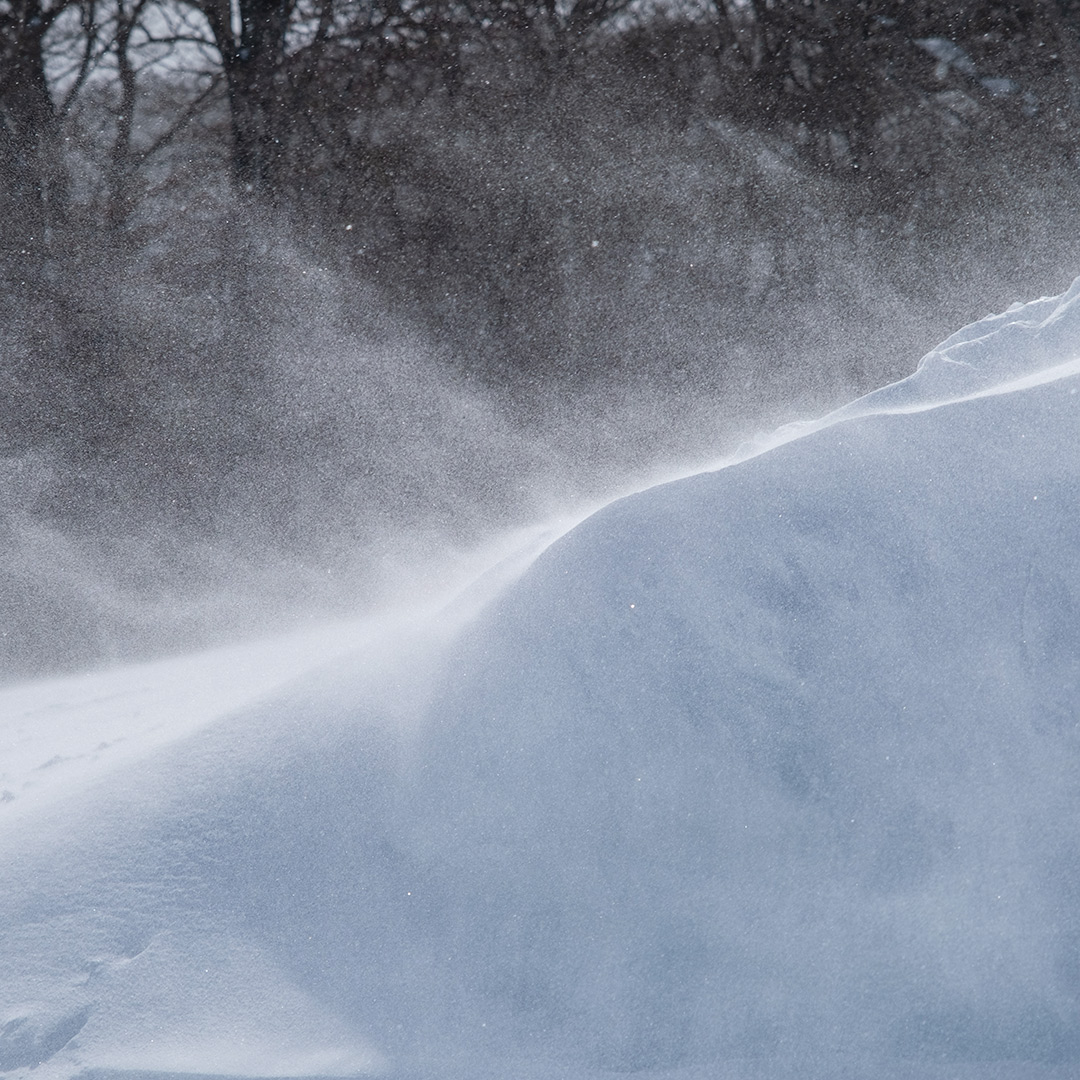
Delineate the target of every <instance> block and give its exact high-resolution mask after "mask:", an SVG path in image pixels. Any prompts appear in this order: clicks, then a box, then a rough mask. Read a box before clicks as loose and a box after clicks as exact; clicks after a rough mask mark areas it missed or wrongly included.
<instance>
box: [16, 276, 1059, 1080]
mask: <svg viewBox="0 0 1080 1080" xmlns="http://www.w3.org/2000/svg"><path fill="white" fill-rule="evenodd" d="M1078 356H1080V286H1078V285H1074V286H1073V288H1072V289H1071V290H1070V291H1069V292H1068V293H1066V294H1065V295H1064V296H1062V297H1058V298H1054V299H1044V300H1039V301H1036V302H1035V303H1033V304H1028V305H1026V306H1022V307H1021V306H1017V307H1014V308H1013V309H1011V310H1010V311H1009V312H1007V313H1005V314H1004V315H999V316H995V317H993V318H989V319H986V320H983V321H982V322H980V323H976V324H974V325H973V326H971V327H968V328H966V329H965V330H962V331H961V332H960V333H958V334H956V335H954V336H953V337H952V338H950V339H949V340H948V341H946V342H945V343H943V345H941V346H940V347H939V348H938V349H936V350H935V351H934V352H933V353H931V354H930V355H929V356H928V357H927V358H925V359H924V361H923V363H922V364H921V366H920V368H919V371H918V372H917V373H916V374H915V375H913V376H912V377H911V378H910V379H907V380H905V381H903V382H901V383H898V384H896V385H895V386H892V387H888V388H886V389H884V390H882V391H879V392H877V393H876V394H872V395H870V396H869V397H867V398H864V399H862V400H861V401H858V402H855V403H853V404H852V405H850V406H848V407H847V408H846V409H843V410H840V411H839V412H837V413H834V414H832V415H831V416H830V417H826V418H825V419H824V420H822V421H818V422H815V423H813V424H804V425H795V426H792V427H789V428H787V429H783V430H782V431H780V432H777V433H774V434H773V435H772V436H770V437H768V438H766V439H763V440H760V441H759V442H758V443H756V444H754V445H753V446H749V447H746V448H744V449H743V450H742V451H741V452H740V453H739V454H738V455H736V457H735V459H733V460H729V461H726V462H721V463H720V465H721V466H733V467H719V468H717V469H716V470H715V471H709V472H705V473H701V474H699V475H695V476H692V477H689V478H685V479H682V480H679V481H676V482H673V483H669V484H665V485H661V486H658V487H654V488H651V489H649V490H648V491H645V492H642V493H639V494H637V495H635V496H632V497H629V498H625V499H622V500H619V501H617V502H615V503H612V504H610V505H609V506H607V507H606V508H604V509H602V510H601V511H599V512H597V513H595V514H593V515H592V516H591V517H589V518H588V519H587V520H586V521H584V522H583V523H581V524H579V525H578V526H577V527H576V528H573V529H572V530H570V531H569V532H568V533H566V535H564V536H562V538H561V539H558V540H557V541H555V542H554V543H551V544H550V546H548V547H547V548H546V550H544V551H543V553H542V554H541V555H540V557H539V558H538V559H536V561H535V562H534V563H533V564H532V565H531V567H530V568H529V569H528V570H527V571H526V572H525V573H524V574H523V575H517V569H516V567H515V564H514V562H513V560H511V561H510V562H508V563H506V564H504V566H503V567H502V569H500V570H499V571H497V572H495V574H494V575H493V576H492V577H489V578H488V579H487V582H486V583H483V582H482V583H481V584H480V585H479V586H478V590H479V591H478V592H474V593H472V594H470V595H469V596H468V597H466V598H465V599H461V600H459V601H458V602H457V604H456V605H452V606H451V608H450V609H449V612H448V613H444V614H443V615H434V614H431V613H430V612H429V613H427V614H424V613H422V612H421V613H419V614H418V613H415V612H414V613H413V614H412V615H410V616H409V617H408V618H405V617H399V618H397V620H396V621H394V622H393V623H391V622H386V623H383V624H378V625H368V626H365V627H351V628H337V629H335V630H333V631H332V632H331V631H327V632H324V633H321V634H311V635H308V636H306V637H298V638H294V639H290V640H280V641H278V642H271V643H267V644H264V645H258V646H245V647H243V648H239V649H234V650H232V651H223V652H219V653H214V654H207V655H204V656H198V657H189V658H181V659H177V660H175V661H169V662H168V663H165V664H159V665H148V666H143V667H139V668H132V669H128V670H122V671H113V672H104V673H99V674H96V675H92V676H86V677H84V678H82V679H73V680H58V681H54V682H49V683H39V684H32V685H26V686H21V687H14V688H10V689H8V690H4V691H0V789H3V791H5V792H7V793H8V795H7V796H4V801H2V802H0V867H2V870H0V973H2V974H0V1072H3V1073H4V1074H5V1075H10V1076H14V1077H30V1076H33V1077H34V1078H41V1080H60V1078H69V1077H81V1078H82V1080H149V1078H153V1080H164V1078H165V1077H176V1076H181V1075H182V1076H192V1075H200V1076H203V1077H207V1076H232V1077H237V1076H244V1077H284V1076H292V1077H301V1076H304V1077H316V1076H321V1077H331V1076H335V1077H341V1076H364V1075H372V1074H375V1075H383V1076H387V1077H393V1078H396V1077H401V1078H409V1080H412V1078H454V1080H456V1078H487V1077H490V1078H492V1080H494V1078H496V1077H499V1078H502V1077H510V1076H513V1077H522V1078H544V1080H564V1078H565V1080H571V1078H582V1080H585V1078H598V1077H603V1076H608V1075H614V1074H624V1073H638V1074H640V1075H643V1076H650V1077H657V1078H659V1077H665V1078H668V1080H691V1078H695V1080H696V1078H704V1077H721V1078H725V1080H726V1078H732V1080H744V1078H745V1080H751V1078H753V1080H774V1078H788V1077H791V1078H794V1077H800V1078H801V1077H820V1078H822V1080H824V1078H826V1077H828V1078H834V1077H837V1078H843V1077H850V1078H852V1080H855V1078H865V1077H869V1076H873V1077H881V1078H896V1080H899V1078H905V1080H907V1078H910V1080H924V1078H925V1080H938V1078H940V1080H945V1078H946V1077H948V1078H971V1080H974V1078H976V1077H978V1078H980V1080H982V1078H988V1080H1021V1078H1023V1080H1028V1078H1031V1080H1035V1078H1055V1080H1058V1078H1061V1080H1064V1078H1066V1077H1075V1076H1076V1075H1078V1073H1080V1008H1078V1006H1080V1000H1078V999H1080V782H1078V780H1077V777H1078V776H1080V736H1078V724H1077V721H1078V710H1080V558H1078V555H1080V543H1078V541H1080V395H1078V393H1077V390H1078V389H1080V378H1078V375H1080V364H1078V362H1077V357H1078ZM946 406H947V407H946ZM766 450H768V452H767V453H766V452H764V451H766ZM523 557H525V558H526V560H527V558H528V557H529V556H528V555H527V554H526V556H523ZM508 581H509V584H507V582H508ZM485 590H486V591H485ZM492 591H494V592H495V593H496V596H495V598H494V599H493V600H491V599H487V594H489V593H491V592H492ZM484 600H486V603H483V604H482V603H481V601H484ZM477 606H481V607H482V610H481V611H480V613H479V614H478V615H477V614H475V613H474V608H476V607H477ZM305 672H306V674H305Z"/></svg>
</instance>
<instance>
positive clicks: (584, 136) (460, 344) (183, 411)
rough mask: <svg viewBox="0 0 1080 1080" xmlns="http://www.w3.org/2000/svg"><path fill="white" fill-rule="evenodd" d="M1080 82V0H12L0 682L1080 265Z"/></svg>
mask: <svg viewBox="0 0 1080 1080" xmlns="http://www.w3.org/2000/svg"><path fill="white" fill-rule="evenodd" d="M1078 95H1080V3H1076V2H1073V0H1060V2H1059V0H1022V2H1019V3H1009V4H1003V3H1001V4H999V3H989V2H980V3H964V4H960V3H954V2H946V0H930V2H913V0H880V2H878V0H863V2H848V0H843V2H841V0H715V2H713V3H709V2H707V0H703V2H702V3H701V4H696V5H695V4H693V3H689V2H687V3H682V2H680V0H674V2H673V3H670V4H667V5H662V4H653V5H650V4H648V3H642V2H636V0H634V2H631V0H582V2H579V3H574V2H572V0H570V2H561V3H556V2H552V0H415V2H411V0H387V2H386V3H373V2H369V0H232V2H227V0H193V2H190V3H181V2H176V0H0V297H2V306H0V391H2V395H3V397H2V405H0V408H2V410H3V414H2V419H3V423H2V427H0V440H2V445H0V468H2V472H0V499H2V500H3V502H2V504H0V533H2V534H3V536H4V538H5V554H4V556H3V557H2V558H0V613H2V616H3V619H4V629H3V632H4V638H3V639H2V641H3V643H2V644H0V674H3V673H4V672H7V673H17V672H26V671H30V670H38V669H47V668H50V667H56V666H72V665H77V664H81V663H85V662H89V661H93V660H98V659H101V658H103V657H107V656H111V655H115V656H126V655H134V654H138V653H141V652H153V651H157V650H161V649H164V648H169V647H173V646H174V645H177V644H181V643H192V642H199V641H206V640H211V639H212V638H213V637H214V636H215V635H220V634H223V633H228V632H238V631H247V630H251V629H254V628H256V627H257V626H258V625H259V620H260V618H264V617H265V618H266V619H271V618H272V619H277V618H279V617H280V616H281V613H282V612H283V611H286V610H291V611H294V612H297V611H319V612H325V611H329V610H332V609H334V608H335V607H337V608H340V609H342V610H345V609H350V608H354V607H356V606H358V605H360V604H362V603H363V602H364V599H365V597H368V598H370V597H371V596H372V595H374V592H373V590H375V586H376V580H377V578H378V576H379V575H377V574H376V572H375V571H376V569H378V568H382V569H385V567H386V566H387V565H388V564H390V563H394V564H398V565H402V564H405V563H407V562H408V561H409V558H410V557H411V556H412V555H413V554H414V553H415V554H416V555H417V557H419V556H420V555H422V554H423V553H424V552H429V551H431V550H434V549H438V548H439V547H440V546H445V545H446V544H447V543H460V544H463V545H466V546H467V545H468V544H470V543H473V542H475V541H476V540H477V539H478V538H480V537H482V536H483V535H485V534H486V533H487V532H488V531H489V530H490V529H491V528H492V527H493V526H494V525H500V524H503V525H505V524H511V523H514V522H520V521H524V520H527V519H529V518H530V517H533V516H535V515H537V514H540V513H543V512H545V511H546V510H547V509H549V508H550V507H551V506H552V505H555V504H557V503H558V502H560V501H568V502H574V501H576V500H581V499H587V498H589V497H592V496H595V495H597V494H600V493H602V492H604V491H606V490H610V489H612V488H613V487H617V486H618V485H619V484H620V483H622V482H625V481H626V480H627V479H628V478H634V477H639V478H640V477H645V476H647V475H649V469H650V468H653V467H662V466H663V465H665V464H670V463H673V462H677V461H680V460H681V461H687V460H691V459H694V458H702V457H705V456H707V455H708V454H709V453H710V452H716V451H718V450H720V449H723V448H725V447H729V446H731V445H732V443H733V442H734V441H735V440H736V439H737V438H739V437H741V436H742V435H744V434H746V433H747V432H748V431H749V430H752V429H753V428H755V427H757V426H759V425H761V424H762V423H768V422H774V421H775V420H777V419H781V418H784V417H785V416H789V415H792V414H793V413H795V412H805V411H807V410H808V409H819V408H824V407H826V406H827V405H829V404H832V403H836V402H837V401H839V400H841V399H842V398H844V397H847V396H850V395H852V394H854V393H857V392H861V391H864V390H867V389H869V388H871V387H872V386H873V385H876V384H880V383H881V382H883V381H886V380H887V379H890V378H893V377H896V376H898V375H902V374H904V373H906V371H908V370H910V368H911V366H912V364H913V363H914V361H915V360H916V359H917V357H918V355H919V354H920V353H921V351H923V350H925V349H926V348H927V347H929V346H930V345H932V344H933V343H934V342H935V340H937V339H939V338H940V337H941V336H943V335H944V334H946V333H948V332H949V331H950V330H951V329H953V328H955V327H956V326H958V325H960V324H961V323H963V322H966V321H970V319H972V318H975V317H978V316H979V315H982V314H984V313H985V312H986V311H987V310H989V309H990V308H993V307H1000V306H1003V305H1005V304H1007V303H1009V302H1011V301H1012V300H1014V299H1017V298H1027V297H1028V296H1029V295H1030V294H1031V293H1032V292H1033V291H1037V292H1044V291H1048V290H1050V289H1056V288H1061V287H1063V286H1064V285H1065V284H1067V282H1068V280H1069V279H1070V277H1071V276H1072V273H1073V271H1074V270H1075V269H1076V267H1078V266H1080V258H1078V256H1080V250H1078V248H1080V244H1078V242H1077V235H1076V234H1077V230H1076V228H1075V224H1074V222H1073V215H1074V207H1075V205H1076V202H1077V196H1078V195H1080V189H1078V187H1077V175H1078V172H1077V170H1078V168H1080V143H1078V138H1077V121H1078V119H1080V97H1078ZM255 598H260V600H259V602H258V603H256V600H255Z"/></svg>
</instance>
